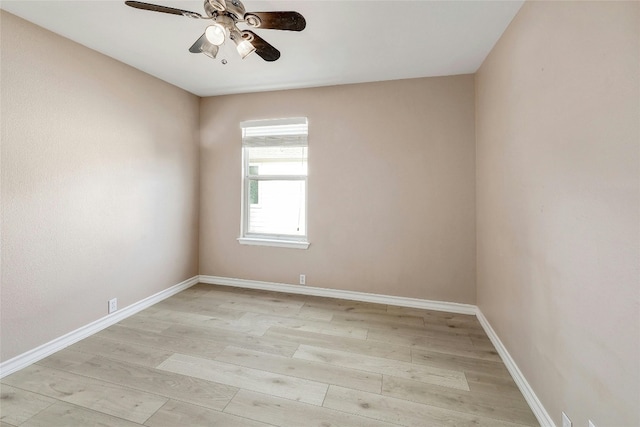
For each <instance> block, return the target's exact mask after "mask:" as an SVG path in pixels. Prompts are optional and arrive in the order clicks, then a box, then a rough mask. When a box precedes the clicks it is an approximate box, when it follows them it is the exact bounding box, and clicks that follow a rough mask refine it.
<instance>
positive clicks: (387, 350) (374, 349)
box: [264, 326, 411, 362]
mask: <svg viewBox="0 0 640 427" xmlns="http://www.w3.org/2000/svg"><path fill="white" fill-rule="evenodd" d="M264 336H265V337H273V338H278V339H282V340H286V341H289V342H292V343H295V344H296V348H297V345H299V344H305V345H311V346H314V347H323V348H329V349H334V350H342V351H350V352H352V353H361V354H365V355H368V356H375V357H386V358H388V359H393V360H403V361H406V362H410V361H411V349H410V347H403V346H399V345H393V346H391V345H388V344H386V343H381V342H378V341H367V340H359V339H353V338H345V337H335V336H331V335H326V334H319V333H316V332H307V331H298V330H295V329H290V328H282V327H279V326H273V327H271V328H269V330H268V331H267V332H266V333H265V334H264Z"/></svg>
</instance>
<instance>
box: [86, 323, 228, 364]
mask: <svg viewBox="0 0 640 427" xmlns="http://www.w3.org/2000/svg"><path fill="white" fill-rule="evenodd" d="M95 336H96V337H100V338H106V339H110V340H112V341H125V342H128V343H131V344H140V345H144V346H146V347H152V348H157V349H159V350H165V351H169V352H171V353H177V352H180V353H185V354H191V355H194V356H203V357H215V355H216V354H218V353H220V351H222V349H223V348H224V344H222V343H216V342H212V341H209V340H200V339H192V338H190V337H188V336H183V335H179V334H177V335H176V334H174V335H167V334H157V333H153V332H148V331H140V330H137V329H131V328H127V327H124V326H120V325H113V326H110V327H108V328H107V329H104V330H102V331H100V332H98V333H97V334H95Z"/></svg>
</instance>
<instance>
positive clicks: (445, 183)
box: [200, 75, 475, 304]
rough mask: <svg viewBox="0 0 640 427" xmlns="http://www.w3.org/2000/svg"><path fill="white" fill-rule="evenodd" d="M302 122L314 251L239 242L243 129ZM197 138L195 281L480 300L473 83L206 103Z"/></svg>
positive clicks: (412, 83) (469, 79) (403, 84)
mask: <svg viewBox="0 0 640 427" xmlns="http://www.w3.org/2000/svg"><path fill="white" fill-rule="evenodd" d="M299 116H306V117H308V119H309V180H308V189H309V191H308V193H309V214H308V230H309V240H310V242H311V246H310V248H309V249H308V250H299V249H284V248H273V247H257V246H242V245H240V244H239V243H238V242H237V241H236V239H237V238H238V235H239V232H240V187H241V150H240V144H241V138H240V137H241V135H240V128H239V123H240V122H241V121H243V120H250V119H267V118H279V117H299ZM201 141H202V142H201V145H202V147H201V156H202V160H201V161H202V163H201V168H202V173H201V186H202V198H201V213H200V215H201V223H200V230H201V234H200V273H201V274H206V275H216V276H224V277H232V278H241V279H253V280H262V281H272V282H280V283H290V284H297V283H298V275H299V274H301V273H304V274H306V275H307V285H309V286H318V287H324V288H338V289H346V290H352V291H362V292H372V293H379V294H387V295H399V296H406V297H415V298H426V299H432V300H443V301H455V302H461V303H472V304H473V303H475V229H474V227H475V219H474V218H475V181H474V180H475V172H474V171H475V169H474V168H475V166H474V162H475V160H474V158H475V152H474V150H475V147H474V82H473V76H470V75H467V76H456V77H443V78H424V79H415V80H402V81H394V82H382V83H367V84H358V85H347V86H337V87H323V88H316V89H303V90H291V91H280V92H268V93H255V94H246V95H230V96H221V97H214V98H205V99H203V100H202V102H201Z"/></svg>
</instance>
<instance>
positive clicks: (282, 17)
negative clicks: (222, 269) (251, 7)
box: [244, 12, 307, 31]
mask: <svg viewBox="0 0 640 427" xmlns="http://www.w3.org/2000/svg"><path fill="white" fill-rule="evenodd" d="M256 17H257V19H256ZM244 19H245V21H247V24H249V25H251V26H252V27H256V28H265V29H271V30H287V31H302V30H304V28H305V27H306V26H307V21H305V19H304V16H302V15H300V14H299V13H298V12H250V13H247V14H245V15H244Z"/></svg>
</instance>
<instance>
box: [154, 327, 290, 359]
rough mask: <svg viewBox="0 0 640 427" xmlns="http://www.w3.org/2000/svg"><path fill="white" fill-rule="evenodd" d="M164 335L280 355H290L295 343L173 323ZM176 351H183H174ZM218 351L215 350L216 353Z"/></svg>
mask: <svg viewBox="0 0 640 427" xmlns="http://www.w3.org/2000/svg"><path fill="white" fill-rule="evenodd" d="M163 335H164V336H174V337H187V338H189V339H192V340H195V341H197V342H200V343H204V342H207V341H213V342H216V343H218V344H217V345H218V348H220V347H224V346H228V345H233V346H236V347H243V348H248V349H251V350H256V351H262V352H263V353H271V354H277V355H280V356H291V355H292V354H293V353H294V352H295V350H296V348H297V345H296V344H294V343H291V342H290V341H286V340H282V339H278V338H276V337H269V336H261V337H259V336H254V335H247V334H239V333H237V332H234V331H229V330H225V329H219V328H211V327H210V328H198V327H195V326H187V325H173V326H171V327H170V328H169V329H167V330H166V331H165V332H164V334H163ZM176 353H185V352H182V351H176ZM217 353H219V351H217V352H216V354H217Z"/></svg>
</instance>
